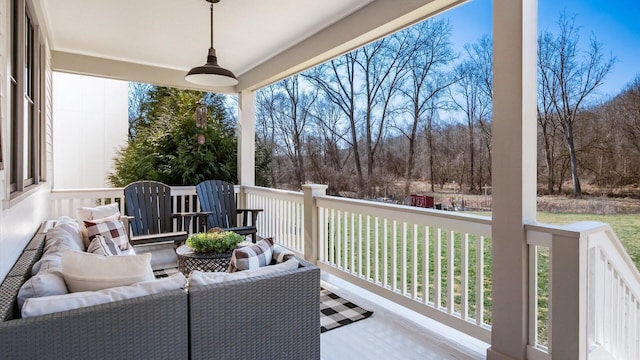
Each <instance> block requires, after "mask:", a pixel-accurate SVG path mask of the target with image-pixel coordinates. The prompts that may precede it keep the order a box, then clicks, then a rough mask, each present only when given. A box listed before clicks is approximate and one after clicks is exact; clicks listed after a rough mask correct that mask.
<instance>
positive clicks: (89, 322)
mask: <svg viewBox="0 0 640 360" xmlns="http://www.w3.org/2000/svg"><path fill="white" fill-rule="evenodd" d="M46 230H47V229H46V226H43V227H41V229H40V230H39V231H38V233H37V234H36V235H35V236H34V237H33V239H32V240H31V242H30V243H29V244H28V245H27V246H26V247H25V249H24V251H23V253H22V254H21V256H20V257H19V259H18V260H17V261H16V263H15V264H14V266H13V268H12V269H11V270H10V272H9V274H8V275H7V277H6V278H5V279H4V280H3V282H2V284H1V285H0V318H1V320H2V321H0V349H2V356H3V358H7V359H205V358H206V359H276V358H278V359H319V358H320V321H319V302H320V300H319V287H320V270H319V269H318V268H317V267H315V266H313V265H312V264H310V263H308V262H306V261H304V260H300V266H299V268H297V269H293V270H289V271H284V272H280V273H275V274H269V275H261V276H256V277H253V278H248V279H240V280H234V281H229V282H225V283H220V284H212V285H207V286H202V287H192V288H191V289H189V291H188V293H187V292H185V291H184V290H174V291H167V292H163V293H159V294H154V295H148V296H143V297H138V298H133V299H127V300H121V301H115V302H111V303H107V304H102V305H95V306H89V307H85V308H80V309H75V310H69V311H64V312H58V313H52V314H47V315H40V316H35V317H30V318H21V317H20V312H19V309H18V305H17V302H16V298H17V294H18V291H19V289H20V286H21V285H22V284H23V283H24V282H25V281H26V280H27V279H28V278H29V277H30V275H31V267H32V266H33V264H34V263H36V262H37V261H38V259H39V258H40V257H41V256H42V251H43V246H44V240H45V237H46Z"/></svg>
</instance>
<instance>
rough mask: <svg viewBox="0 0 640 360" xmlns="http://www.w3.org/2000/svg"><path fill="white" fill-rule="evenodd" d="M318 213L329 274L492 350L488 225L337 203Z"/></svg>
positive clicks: (327, 200)
mask: <svg viewBox="0 0 640 360" xmlns="http://www.w3.org/2000/svg"><path fill="white" fill-rule="evenodd" d="M316 206H317V207H318V214H319V215H318V223H319V224H320V225H319V226H318V229H319V231H318V234H317V236H318V241H319V246H320V251H319V254H320V256H319V259H318V261H319V264H320V266H321V267H322V268H323V269H324V270H325V271H329V272H332V273H334V274H336V275H338V276H340V277H343V278H345V279H346V280H349V281H352V282H354V283H356V284H357V285H359V286H361V287H363V288H366V289H367V290H370V291H372V292H374V293H377V294H379V295H381V296H383V297H385V298H388V299H390V300H393V301H396V302H398V303H400V304H402V305H404V306H406V307H408V308H410V309H412V310H414V311H417V312H420V313H423V314H425V315H426V316H429V317H431V318H433V319H435V320H438V321H440V322H442V323H444V324H447V325H449V326H451V327H453V328H456V329H458V330H460V331H463V332H465V333H468V334H470V335H472V336H474V337H476V338H478V339H480V340H483V341H485V342H490V335H491V325H490V324H491V309H490V308H488V306H487V305H489V304H490V302H491V300H490V298H491V295H490V293H491V292H490V290H491V287H490V284H491V270H490V268H489V267H488V266H485V259H486V258H487V257H490V255H491V251H490V245H491V241H490V240H489V237H490V235H491V220H490V218H488V217H484V216H473V215H465V214H455V213H447V212H442V211H435V210H429V209H421V208H415V207H409V206H402V205H393V204H384V203H375V202H370V201H362V200H353V199H345V198H337V197H331V196H322V197H316ZM347 275H348V276H347Z"/></svg>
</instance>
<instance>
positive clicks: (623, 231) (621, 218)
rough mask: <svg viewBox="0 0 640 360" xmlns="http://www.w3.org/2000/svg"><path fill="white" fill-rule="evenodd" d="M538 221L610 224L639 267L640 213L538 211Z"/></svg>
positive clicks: (558, 223) (561, 223) (563, 223)
mask: <svg viewBox="0 0 640 360" xmlns="http://www.w3.org/2000/svg"><path fill="white" fill-rule="evenodd" d="M538 221H539V222H543V223H548V224H556V225H566V224H571V223H575V222H579V221H599V222H603V223H607V224H609V225H611V228H612V229H613V231H615V233H616V235H618V238H619V239H620V241H621V242H622V244H623V245H624V247H625V249H627V252H628V253H629V256H631V259H632V260H633V262H634V263H635V264H636V267H638V268H639V269H640V215H639V214H622V215H594V214H555V213H547V212H539V213H538Z"/></svg>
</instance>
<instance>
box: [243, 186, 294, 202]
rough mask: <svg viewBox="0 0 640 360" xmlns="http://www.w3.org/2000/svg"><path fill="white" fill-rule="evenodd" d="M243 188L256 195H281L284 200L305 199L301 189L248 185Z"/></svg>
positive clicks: (246, 191)
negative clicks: (292, 189)
mask: <svg viewBox="0 0 640 360" xmlns="http://www.w3.org/2000/svg"><path fill="white" fill-rule="evenodd" d="M242 189H243V191H244V192H245V193H247V194H256V195H260V194H269V195H274V196H278V197H281V198H282V200H287V201H301V200H303V195H302V192H299V191H291V190H282V189H271V188H264V187H258V186H247V185H242Z"/></svg>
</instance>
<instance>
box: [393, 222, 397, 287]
mask: <svg viewBox="0 0 640 360" xmlns="http://www.w3.org/2000/svg"><path fill="white" fill-rule="evenodd" d="M392 224H393V226H392V229H393V230H392V231H393V233H391V289H392V290H393V291H398V221H396V220H393V222H392Z"/></svg>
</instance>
